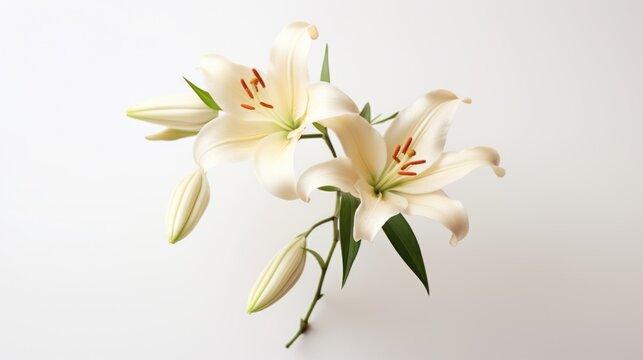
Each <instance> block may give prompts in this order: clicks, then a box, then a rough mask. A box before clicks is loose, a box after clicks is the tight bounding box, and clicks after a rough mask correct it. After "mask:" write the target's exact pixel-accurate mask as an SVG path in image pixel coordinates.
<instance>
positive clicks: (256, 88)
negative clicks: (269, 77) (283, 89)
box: [250, 78, 259, 92]
mask: <svg viewBox="0 0 643 360" xmlns="http://www.w3.org/2000/svg"><path fill="white" fill-rule="evenodd" d="M250 83H251V84H252V86H254V88H255V91H256V92H259V87H257V84H258V83H259V80H257V78H252V80H250Z"/></svg>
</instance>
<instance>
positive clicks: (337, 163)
mask: <svg viewBox="0 0 643 360" xmlns="http://www.w3.org/2000/svg"><path fill="white" fill-rule="evenodd" d="M358 179H359V177H358V175H357V173H356V172H355V170H354V169H353V164H352V163H351V161H350V159H347V158H341V159H332V160H328V161H325V162H322V163H319V164H316V165H313V166H311V167H310V168H308V169H306V170H305V171H304V172H303V173H302V174H301V176H300V177H299V180H298V181H297V194H298V195H299V198H300V199H302V200H303V201H306V202H308V201H310V194H311V193H312V192H313V191H314V190H315V189H317V188H320V187H322V186H334V187H336V188H338V189H340V190H342V191H344V192H350V193H352V194H353V195H355V196H357V195H358V194H357V190H355V186H354V185H355V182H357V180H358Z"/></svg>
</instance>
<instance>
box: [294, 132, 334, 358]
mask: <svg viewBox="0 0 643 360" xmlns="http://www.w3.org/2000/svg"><path fill="white" fill-rule="evenodd" d="M322 138H323V139H324V142H325V143H326V146H328V149H329V150H330V151H331V153H332V154H333V157H334V158H336V157H337V154H336V153H335V148H334V147H333V143H332V141H331V140H330V137H329V136H328V135H327V134H323V135H322ZM340 201H341V191H336V192H335V211H334V213H333V216H330V217H327V218H325V219H322V220H320V221H319V222H317V223H315V224H313V226H311V227H310V229H309V230H308V232H306V236H308V235H309V234H310V233H311V232H312V231H313V230H314V229H315V228H317V227H318V226H319V225H321V224H324V223H327V222H329V221H332V222H333V242H332V243H331V245H330V249H329V250H328V254H327V255H326V259H324V263H323V264H320V267H321V273H320V274H319V282H318V283H317V289H316V290H315V295H314V296H313V299H312V301H311V303H310V306H309V307H308V311H307V312H306V315H305V316H304V317H303V318H302V319H300V320H299V329H297V332H296V333H295V335H294V336H293V337H292V338H291V339H290V341H288V343H287V344H286V348H287V349H288V348H290V346H292V344H294V343H295V341H297V339H298V338H299V337H300V336H301V335H302V334H303V333H305V332H306V330H308V322H309V319H310V316H311V315H312V313H313V310H314V309H315V306H316V305H317V302H318V301H319V300H320V299H321V298H322V297H323V296H324V295H323V294H322V287H323V286H324V280H326V272H327V271H328V266H329V265H330V260H331V258H332V257H333V254H334V253H335V248H336V247H337V243H338V242H339V208H340V204H341V202H340Z"/></svg>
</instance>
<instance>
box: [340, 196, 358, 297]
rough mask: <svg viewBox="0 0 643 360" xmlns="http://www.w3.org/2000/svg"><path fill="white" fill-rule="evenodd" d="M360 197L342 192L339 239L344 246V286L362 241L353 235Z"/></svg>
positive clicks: (342, 246)
mask: <svg viewBox="0 0 643 360" xmlns="http://www.w3.org/2000/svg"><path fill="white" fill-rule="evenodd" d="M359 203H360V201H359V199H358V198H356V197H354V196H353V195H351V194H349V193H342V199H341V203H340V208H339V240H340V246H341V248H342V287H344V285H345V284H346V280H347V279H348V274H349V273H350V271H351V267H352V266H353V262H355V257H357V252H358V251H359V246H360V244H361V241H355V238H354V237H353V219H354V218H355V210H357V207H358V206H359Z"/></svg>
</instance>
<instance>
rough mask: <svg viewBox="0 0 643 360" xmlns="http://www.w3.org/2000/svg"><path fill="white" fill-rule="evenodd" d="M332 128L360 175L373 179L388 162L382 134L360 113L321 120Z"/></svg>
mask: <svg viewBox="0 0 643 360" xmlns="http://www.w3.org/2000/svg"><path fill="white" fill-rule="evenodd" d="M319 123H320V124H322V125H324V126H326V127H329V128H331V129H332V130H333V131H334V132H335V134H337V137H338V138H339V141H340V142H341V143H342V148H343V149H344V152H345V153H346V156H348V157H349V158H350V159H351V161H352V162H353V166H355V169H356V170H357V172H358V173H359V174H360V176H361V177H362V178H364V179H367V180H369V181H370V180H373V178H374V177H376V176H378V175H379V174H380V173H381V172H382V169H383V168H384V165H385V164H386V145H385V143H384V139H383V138H382V135H380V133H379V132H377V130H375V128H374V127H372V126H371V125H370V124H369V123H367V122H366V121H364V119H362V118H361V117H360V116H359V115H342V116H339V117H334V118H330V119H326V120H322V121H319Z"/></svg>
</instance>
